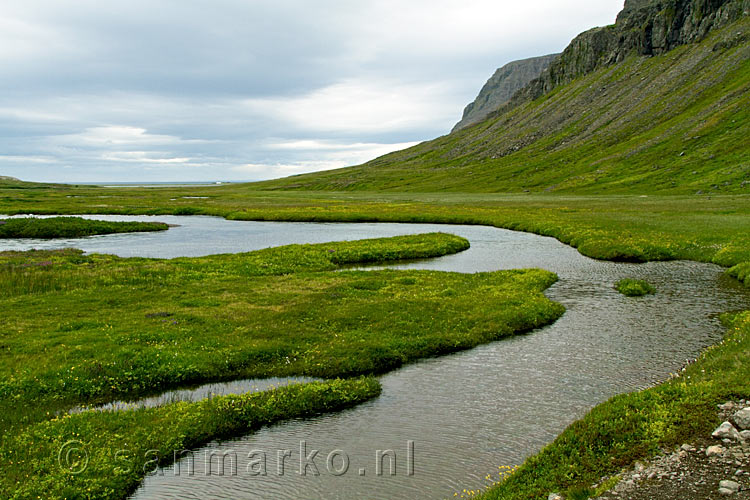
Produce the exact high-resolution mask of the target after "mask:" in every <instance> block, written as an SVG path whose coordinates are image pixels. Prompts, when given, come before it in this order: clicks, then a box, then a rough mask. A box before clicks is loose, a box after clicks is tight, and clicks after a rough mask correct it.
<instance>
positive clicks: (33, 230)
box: [0, 217, 169, 239]
mask: <svg viewBox="0 0 750 500" xmlns="http://www.w3.org/2000/svg"><path fill="white" fill-rule="evenodd" d="M167 229H169V226H167V225H166V224H163V223H161V222H110V221H101V220H88V219H82V218H80V217H49V218H44V219H39V218H36V217H24V218H18V219H0V238H37V239H53V238H83V237H85V236H93V235H96V234H114V233H135V232H146V231H166V230H167Z"/></svg>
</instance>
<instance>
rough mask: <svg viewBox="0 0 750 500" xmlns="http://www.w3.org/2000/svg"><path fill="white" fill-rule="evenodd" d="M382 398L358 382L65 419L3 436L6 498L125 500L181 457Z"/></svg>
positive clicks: (1, 485)
mask: <svg viewBox="0 0 750 500" xmlns="http://www.w3.org/2000/svg"><path fill="white" fill-rule="evenodd" d="M378 394H380V384H378V382H377V381H376V380H375V379H373V378H358V379H348V380H334V381H330V382H326V383H312V384H299V385H292V386H288V387H283V388H279V389H276V390H273V391H266V392H260V393H255V394H246V395H242V396H223V397H216V398H213V399H208V400H204V401H200V402H197V403H187V402H180V403H174V404H169V405H166V406H162V407H159V408H151V409H145V410H137V411H120V412H86V413H78V414H75V415H64V416H61V417H57V418H54V419H52V420H49V421H45V422H40V423H37V424H34V425H30V426H27V427H25V428H23V429H21V430H20V431H19V432H17V433H14V434H12V435H6V436H3V441H2V447H0V461H2V463H3V475H2V476H0V496H2V498H6V499H14V500H15V499H32V498H33V499H36V498H45V499H48V500H58V499H64V498H67V499H96V500H103V499H120V498H124V497H125V496H127V494H128V493H130V492H132V491H134V490H135V489H136V488H137V487H138V485H139V484H140V481H141V480H142V479H143V477H144V476H146V474H148V473H150V472H152V471H154V470H155V468H156V466H157V465H159V464H162V465H164V464H167V463H171V462H172V461H173V460H174V457H175V453H176V454H177V456H178V457H179V456H180V453H181V452H182V451H187V450H190V449H194V448H196V447H199V446H202V445H204V444H206V443H208V442H210V441H212V440H214V439H219V438H222V437H226V438H229V437H233V436H237V435H242V434H247V433H248V432H251V431H253V430H255V429H258V428H259V427H261V426H264V425H268V424H271V423H274V422H277V421H279V420H284V419H289V418H301V417H310V416H314V415H317V414H320V413H324V412H333V411H339V410H342V409H344V408H348V407H351V406H354V405H357V404H359V403H362V402H364V401H366V400H368V399H371V398H373V397H376V396H377V395H378ZM195 460H196V461H200V458H196V459H195ZM290 462H291V460H290ZM199 463H200V462H199ZM219 463H222V465H221V466H222V467H223V465H224V464H223V462H222V459H221V455H220V456H219V457H218V460H217V461H216V463H215V464H214V467H215V469H214V470H219V467H220V465H219ZM221 470H223V469H221ZM290 473H294V472H291V471H290ZM186 474H187V471H186Z"/></svg>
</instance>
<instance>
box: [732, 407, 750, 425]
mask: <svg viewBox="0 0 750 500" xmlns="http://www.w3.org/2000/svg"><path fill="white" fill-rule="evenodd" d="M734 422H735V423H736V424H737V427H738V428H739V429H740V430H748V429H750V408H745V409H743V410H740V411H738V412H737V413H735V414H734Z"/></svg>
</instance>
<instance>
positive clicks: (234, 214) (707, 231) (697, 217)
mask: <svg viewBox="0 0 750 500" xmlns="http://www.w3.org/2000/svg"><path fill="white" fill-rule="evenodd" d="M102 196H106V198H102ZM183 196H207V197H208V199H202V200H199V201H198V200H191V199H185V198H182V197H183ZM97 205H103V206H97ZM28 211H34V212H37V213H80V214H83V213H94V212H100V213H120V214H128V213H130V214H202V215H217V216H223V217H228V218H232V219H241V220H253V219H256V220H278V221H329V222H333V221H342V222H373V221H382V222H435V223H455V224H484V225H489V226H496V227H504V228H509V229H516V230H523V231H528V232H534V233H537V234H543V235H547V236H553V237H556V238H557V239H559V240H561V241H563V242H565V243H568V244H571V245H573V246H575V247H576V248H578V249H579V251H581V252H582V253H584V254H586V255H589V256H591V257H595V258H600V259H613V260H630V261H646V260H655V259H692V260H698V261H703V262H714V263H717V264H720V265H722V266H725V267H730V266H735V267H733V268H732V269H731V270H730V271H729V272H730V274H732V275H733V276H735V277H737V278H738V279H740V280H744V281H745V282H746V283H747V282H748V279H747V276H748V269H750V268H749V267H748V266H750V197H748V196H742V195H737V196H697V195H690V196H682V195H680V196H655V195H648V196H644V195H638V196H634V195H629V196H626V195H623V196H560V195H531V194H518V195H494V194H476V193H473V194H472V193H462V194H446V193H439V194H428V193H424V194H408V193H331V192H325V193H322V192H281V191H274V192H263V191H257V190H255V189H254V188H252V187H249V186H245V185H230V186H223V187H222V186H220V187H202V188H201V187H191V188H183V189H173V188H149V189H104V188H94V187H67V188H59V187H46V186H34V187H27V188H26V189H23V190H17V189H14V190H10V189H7V190H2V189H0V212H5V213H20V212H28ZM454 288H455V287H454ZM748 314H750V313H744V314H740V315H739V316H737V317H736V318H735V319H734V320H733V322H732V323H731V325H732V326H731V327H730V333H729V334H728V335H727V340H726V341H725V342H724V343H723V344H721V345H719V346H717V347H716V348H713V349H711V350H709V351H708V352H707V353H706V354H705V355H704V356H703V357H702V359H701V360H700V361H699V363H697V364H696V365H693V366H692V367H691V368H689V370H688V372H687V373H686V374H685V375H683V376H682V377H680V378H679V379H676V380H674V381H671V382H669V383H667V384H664V385H662V386H659V387H656V388H654V389H651V390H648V391H644V392H637V393H633V394H628V395H622V396H618V397H617V398H614V399H613V400H612V401H610V402H607V403H604V404H603V405H600V406H599V407H597V408H595V409H594V410H593V411H592V412H591V413H590V414H589V415H588V416H586V417H585V418H584V419H583V420H581V421H579V422H577V423H575V424H573V425H572V426H571V427H570V428H569V429H568V430H566V431H565V433H563V434H562V435H561V436H560V438H559V439H558V440H557V441H555V443H553V444H551V445H550V446H549V447H547V448H545V450H543V452H542V453H541V454H539V455H538V456H536V457H532V458H530V459H529V460H528V461H527V463H526V464H524V465H523V466H522V467H521V468H520V469H519V470H518V471H517V472H516V473H515V474H513V475H512V476H511V478H510V479H509V480H508V481H507V482H503V483H502V484H500V485H498V486H496V487H495V488H494V489H492V490H491V491H490V492H489V493H488V498H503V499H531V498H538V497H542V496H544V497H546V495H547V494H548V493H549V492H550V491H560V492H568V493H574V494H580V495H584V496H585V494H586V493H587V492H588V489H590V487H591V485H592V484H593V483H594V482H595V481H597V480H598V478H599V477H601V476H603V475H606V474H611V473H613V472H616V471H617V470H619V467H621V466H623V465H627V464H628V463H632V461H634V460H638V459H643V458H644V457H647V456H648V455H649V454H650V453H652V452H654V451H656V450H658V448H659V447H661V446H669V445H672V444H675V443H679V442H680V441H683V440H689V439H690V436H695V435H698V434H701V435H705V432H706V431H707V430H709V428H710V427H711V426H712V425H714V424H715V423H716V422H714V420H715V412H714V408H715V407H714V406H713V405H715V404H716V403H719V402H723V400H726V399H729V398H732V397H746V398H747V397H750V387H748V385H747V380H748V379H750V377H748V376H747V374H748V371H747V366H750V359H748V353H750V345H748V344H749V343H750V316H748ZM704 370H705V371H704ZM688 377H689V378H688Z"/></svg>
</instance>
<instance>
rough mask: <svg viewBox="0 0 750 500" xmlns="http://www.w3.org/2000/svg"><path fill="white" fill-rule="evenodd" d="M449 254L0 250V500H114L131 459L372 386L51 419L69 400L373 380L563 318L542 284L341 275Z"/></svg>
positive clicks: (441, 241)
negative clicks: (289, 379)
mask: <svg viewBox="0 0 750 500" xmlns="http://www.w3.org/2000/svg"><path fill="white" fill-rule="evenodd" d="M467 247H468V242H467V241H466V240H465V239H463V238H460V237H457V236H453V235H448V234H440V233H436V234H428V235H418V236H400V237H395V238H384V239H376V240H362V241H355V242H339V243H325V244H319V245H290V246H286V247H279V248H272V249H266V250H261V251H257V252H251V253H245V254H227V255H216V256H209V257H200V258H180V259H171V260H159V259H141V258H118V257H114V256H110V255H83V254H82V253H81V252H80V251H77V250H58V251H31V252H5V253H0V274H1V275H2V279H3V283H4V285H5V286H4V287H3V289H2V292H0V304H1V305H2V308H3V311H4V322H3V326H2V327H0V359H2V363H1V364H0V378H1V380H2V382H0V409H2V412H0V418H1V419H2V426H0V428H2V429H3V436H2V438H1V441H0V458H2V459H3V463H7V464H9V466H10V467H9V469H8V470H7V471H6V472H7V474H6V477H4V478H3V479H2V480H0V485H2V488H3V491H0V496H3V497H6V496H7V497H9V498H35V495H36V494H40V493H43V494H44V495H43V496H44V497H45V498H64V497H68V498H122V497H123V496H124V495H125V494H126V493H127V492H128V491H130V490H132V488H133V487H134V485H136V484H137V483H138V481H139V479H140V478H141V477H143V469H142V465H143V464H142V463H141V462H138V460H141V461H146V462H147V461H148V460H149V459H150V458H153V457H149V456H145V457H143V456H142V455H144V454H143V453H141V452H145V450H148V449H151V448H154V449H157V450H160V453H161V454H162V455H161V456H163V457H165V458H164V459H163V460H164V461H168V460H169V457H170V456H171V452H172V451H173V450H178V451H179V450H181V449H183V448H185V447H190V446H196V445H198V444H201V443H205V442H206V441H209V440H211V439H215V438H219V437H222V436H229V435H233V434H234V435H236V434H241V433H244V432H246V431H247V430H249V429H251V428H255V427H257V426H258V425H262V424H264V423H268V422H271V421H275V420H278V419H283V418H291V417H296V416H305V415H310V414H314V413H317V412H321V411H331V410H335V409H339V408H343V407H346V406H351V405H352V404H355V403H357V402H360V401H363V400H365V399H367V398H370V397H373V396H374V395H376V394H377V392H378V391H379V385H378V383H377V382H376V381H374V380H372V379H362V380H360V381H359V382H357V381H346V382H334V383H332V384H327V385H326V384H322V385H321V384H318V385H315V386H310V387H308V386H305V388H290V389H283V390H281V391H280V392H277V393H275V394H269V395H258V396H243V397H239V398H234V397H228V398H221V399H218V400H215V401H214V402H210V403H208V402H207V403H179V404H175V405H169V406H167V407H165V408H160V409H155V410H142V411H127V412H118V413H90V414H82V415H74V416H70V417H62V418H57V417H55V413H56V411H60V410H64V409H66V408H69V407H71V406H73V405H76V404H80V403H94V402H98V401H99V402H100V401H107V400H112V399H114V398H119V397H124V396H130V397H136V396H140V395H145V394H149V393H152V392H154V391H160V390H164V389H167V388H170V387H176V386H184V385H186V384H193V383H202V382H209V381H219V380H230V379H238V378H251V377H266V376H289V375H310V376H317V377H325V378H335V377H352V376H358V375H362V374H376V373H383V372H386V371H389V370H392V369H394V368H396V367H398V366H401V365H402V364H404V363H408V362H410V361H414V360H416V359H419V358H424V357H429V356H435V355H439V354H444V353H448V352H454V351H458V350H462V349H467V348H470V347H474V346H476V345H478V344H481V343H485V342H489V341H492V340H497V339H499V338H502V337H504V336H508V335H512V334H515V333H520V332H524V331H528V330H530V329H533V328H537V327H540V326H542V325H545V324H547V323H550V322H552V321H554V320H555V319H557V318H558V317H559V316H560V315H561V314H562V313H563V307H562V306H560V305H559V304H556V303H554V302H551V301H550V300H548V299H547V298H546V297H544V295H543V294H542V292H543V291H544V290H545V289H546V288H547V287H549V286H550V285H551V284H552V283H554V282H555V280H556V276H555V275H554V274H552V273H549V272H547V271H542V270H525V271H503V272H494V273H480V274H472V275H467V274H458V273H443V272H429V271H391V270H382V271H372V272H365V271H346V270H342V267H341V266H345V265H349V264H356V263H367V262H384V261H389V260H396V259H404V258H426V257H434V256H440V255H445V254H449V253H456V252H459V251H462V250H465V249H466V248H467ZM321 394H323V395H325V397H323V396H321ZM287 400H288V401H287ZM277 404H278V407H276V406H275V405H277ZM234 411H236V412H238V413H237V414H235V413H233V412H234ZM68 440H76V441H80V442H82V443H83V445H85V447H86V449H87V450H88V451H87V452H88V453H89V455H90V457H91V460H94V459H95V460H96V463H94V462H92V463H91V464H90V467H91V468H90V469H89V468H87V469H86V471H84V473H83V474H80V475H78V474H70V473H69V471H68V472H65V471H64V470H62V469H60V467H59V464H58V462H57V461H58V459H59V454H58V452H59V448H60V447H61V446H62V445H63V444H64V443H65V442H67V441H68ZM124 448H127V449H128V450H130V451H129V452H128V453H130V452H132V453H133V455H132V457H133V460H136V461H135V462H134V463H133V466H134V468H132V469H128V470H129V471H130V472H122V471H121V470H120V469H119V468H118V464H117V462H116V461H115V462H114V463H113V461H112V458H113V454H114V453H116V451H117V450H119V449H124ZM129 456H131V455H129ZM144 463H145V462H144ZM133 470H135V471H141V472H132V471H133ZM39 477H41V478H42V479H41V480H39V479H37V478H39ZM89 488H91V490H90V491H89Z"/></svg>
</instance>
